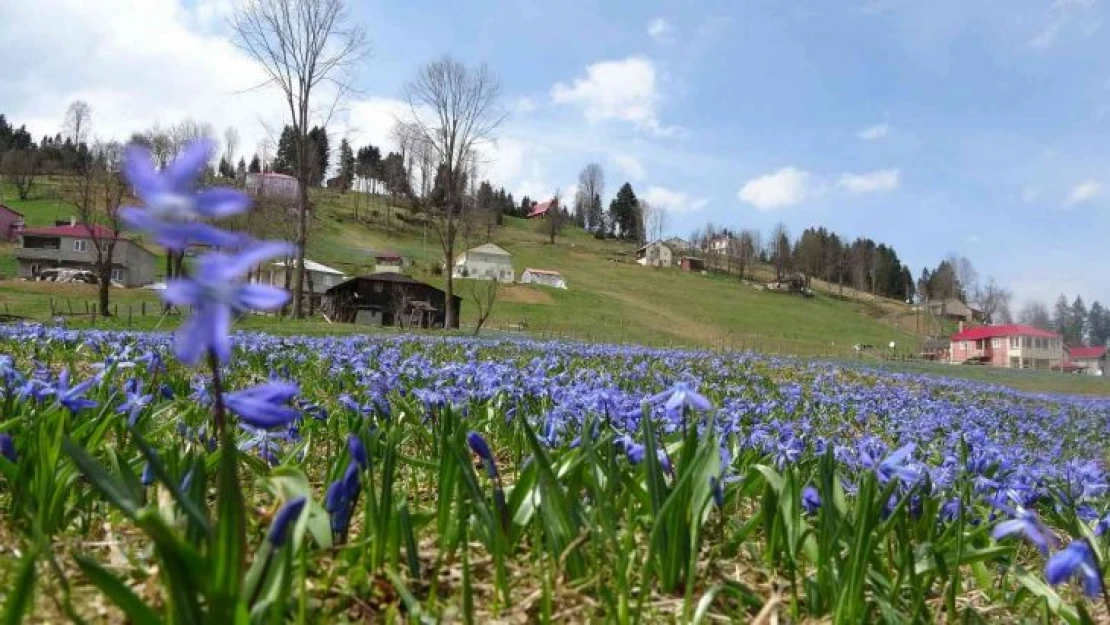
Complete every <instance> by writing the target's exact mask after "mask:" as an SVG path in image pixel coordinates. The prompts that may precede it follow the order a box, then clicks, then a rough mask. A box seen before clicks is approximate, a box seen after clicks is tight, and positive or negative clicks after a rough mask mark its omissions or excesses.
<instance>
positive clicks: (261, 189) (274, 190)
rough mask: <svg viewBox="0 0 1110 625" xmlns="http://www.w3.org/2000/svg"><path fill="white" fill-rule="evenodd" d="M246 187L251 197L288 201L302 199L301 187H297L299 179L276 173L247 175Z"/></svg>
mask: <svg viewBox="0 0 1110 625" xmlns="http://www.w3.org/2000/svg"><path fill="white" fill-rule="evenodd" d="M244 187H246V191H247V193H249V194H251V195H261V196H264V197H273V198H281V199H286V200H297V199H300V186H298V185H297V179H296V178H294V177H293V176H287V175H285V174H278V173H275V172H267V173H262V174H247V178H246V181H245V183H244Z"/></svg>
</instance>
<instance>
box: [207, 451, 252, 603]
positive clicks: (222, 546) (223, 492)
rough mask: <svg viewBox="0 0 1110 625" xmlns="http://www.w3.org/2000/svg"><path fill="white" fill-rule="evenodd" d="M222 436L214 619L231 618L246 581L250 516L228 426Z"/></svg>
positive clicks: (214, 547) (212, 563)
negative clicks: (248, 521)
mask: <svg viewBox="0 0 1110 625" xmlns="http://www.w3.org/2000/svg"><path fill="white" fill-rule="evenodd" d="M222 438H223V440H222V441H221V443H220V464H219V473H218V474H217V480H218V484H219V487H218V488H219V491H218V495H217V501H216V510H217V521H216V537H215V540H214V542H213V545H212V551H211V555H210V556H209V557H210V558H211V561H210V567H211V575H212V578H211V584H210V586H209V588H210V589H211V594H212V603H213V610H214V614H213V615H212V616H213V620H215V621H223V622H231V620H232V619H233V618H234V616H235V603H236V602H237V601H239V591H240V590H241V589H242V584H243V567H244V558H245V557H246V545H245V543H246V533H247V519H246V509H245V505H244V504H243V493H242V491H241V490H240V488H239V475H238V460H237V455H238V450H237V449H236V447H235V441H233V440H232V438H231V434H230V433H228V432H227V431H226V430H225V431H224V434H223V437H222Z"/></svg>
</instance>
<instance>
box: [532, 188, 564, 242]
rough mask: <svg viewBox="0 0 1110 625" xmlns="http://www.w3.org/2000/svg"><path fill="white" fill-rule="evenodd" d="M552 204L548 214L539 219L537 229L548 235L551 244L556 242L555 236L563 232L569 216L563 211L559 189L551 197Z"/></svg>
mask: <svg viewBox="0 0 1110 625" xmlns="http://www.w3.org/2000/svg"><path fill="white" fill-rule="evenodd" d="M551 202H552V204H551V206H550V207H549V208H548V209H547V214H545V215H544V216H543V218H542V219H540V220H539V224H537V230H539V232H541V233H542V234H544V235H545V236H547V242H548V244H550V245H554V244H555V237H557V236H559V234H561V233H562V232H563V225H564V224H566V221H567V216H566V213H564V212H563V205H562V201H561V198H560V197H559V190H558V189H556V190H555V195H553V196H552V197H551Z"/></svg>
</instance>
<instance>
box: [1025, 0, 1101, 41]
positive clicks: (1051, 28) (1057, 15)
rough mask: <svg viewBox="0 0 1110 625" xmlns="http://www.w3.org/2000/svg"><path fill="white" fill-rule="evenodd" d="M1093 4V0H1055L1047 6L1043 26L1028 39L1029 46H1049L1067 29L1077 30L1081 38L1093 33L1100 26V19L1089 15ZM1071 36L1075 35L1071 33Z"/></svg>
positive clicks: (1073, 37)
mask: <svg viewBox="0 0 1110 625" xmlns="http://www.w3.org/2000/svg"><path fill="white" fill-rule="evenodd" d="M1094 6H1095V2H1094V0H1056V1H1055V2H1053V3H1052V6H1051V7H1049V13H1048V17H1047V19H1046V21H1045V22H1044V24H1043V26H1041V28H1040V30H1039V31H1038V32H1037V34H1036V35H1034V36H1033V38H1032V39H1030V40H1029V47H1031V48H1036V49H1038V50H1046V49H1048V48H1051V47H1052V46H1053V45H1055V44H1056V42H1057V41H1059V40H1060V38H1061V36H1062V35H1064V33H1065V31H1069V30H1071V31H1078V34H1079V37H1081V38H1086V37H1090V36H1091V35H1093V34H1095V33H1096V32H1098V30H1099V28H1101V27H1102V20H1101V19H1098V18H1097V17H1092V16H1090V15H1089V13H1088V12H1089V10H1090V9H1092V8H1093V7H1094ZM1071 38H1072V39H1076V38H1077V37H1075V36H1074V35H1073V36H1072V37H1071Z"/></svg>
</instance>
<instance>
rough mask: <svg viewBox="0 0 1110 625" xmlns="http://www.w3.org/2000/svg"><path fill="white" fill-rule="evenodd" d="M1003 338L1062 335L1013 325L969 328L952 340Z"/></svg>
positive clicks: (954, 336)
mask: <svg viewBox="0 0 1110 625" xmlns="http://www.w3.org/2000/svg"><path fill="white" fill-rule="evenodd" d="M1001 336H1035V337H1039V338H1046V339H1058V338H1061V337H1060V335H1059V334H1056V333H1055V332H1049V331H1048V330H1042V329H1040V328H1034V327H1033V326H1023V325H1020V324H1016V323H1012V324H1009V325H1003V326H976V327H974V328H967V329H966V330H964V331H963V332H957V333H956V334H953V335H952V340H953V341H977V340H979V339H993V338H996V337H1001Z"/></svg>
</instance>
